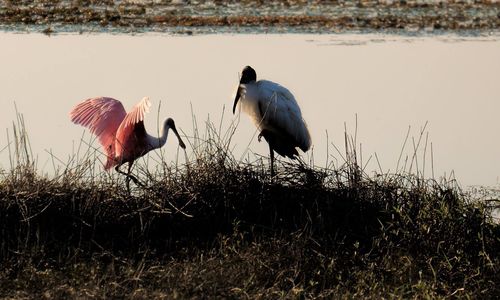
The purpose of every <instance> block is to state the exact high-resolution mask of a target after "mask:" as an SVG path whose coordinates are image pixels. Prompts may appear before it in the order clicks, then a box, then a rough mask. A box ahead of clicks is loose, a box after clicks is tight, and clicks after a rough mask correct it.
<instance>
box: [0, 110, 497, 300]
mask: <svg viewBox="0 0 500 300" xmlns="http://www.w3.org/2000/svg"><path fill="white" fill-rule="evenodd" d="M19 125H21V126H19ZM15 128H16V129H15V131H14V132H15V134H13V136H14V139H13V140H11V141H10V142H9V145H10V148H9V149H10V150H9V151H12V152H11V157H13V160H12V165H11V168H10V170H6V171H4V172H3V174H2V175H1V176H2V177H1V179H0V260H1V262H2V268H1V269H0V295H1V296H3V297H7V298H9V297H28V298H42V297H44V298H68V297H69V298H73V297H83V298H107V297H113V298H122V297H130V298H153V297H158V298H160V297H166V298H191V297H194V298H205V297H226V298H234V297H237V298H281V297H286V298H303V297H307V298H313V297H335V298H351V297H358V298H380V297H384V298H448V297H464V298H466V297H470V298H496V297H498V296H499V295H500V289H499V284H498V283H499V282H500V276H499V274H500V273H499V271H500V270H499V267H500V257H499V249H500V227H499V226H498V225H495V224H494V222H492V220H491V215H490V214H489V211H488V207H487V206H486V205H484V204H482V203H479V202H473V201H469V200H470V199H469V198H468V196H467V195H466V194H465V193H462V191H461V189H460V188H459V186H458V185H457V184H456V182H455V181H454V180H447V179H440V180H435V179H426V178H425V176H424V172H423V170H422V169H425V168H423V165H422V164H423V163H425V161H426V160H425V159H423V162H422V161H421V162H420V165H419V163H418V161H416V156H415V155H412V154H410V155H409V156H407V159H406V162H405V163H402V165H403V167H401V168H399V169H398V172H397V173H396V174H388V173H382V172H381V173H380V174H377V175H375V176H368V175H367V174H366V173H365V172H364V167H363V166H364V165H365V164H364V163H363V162H362V159H361V155H360V154H359V153H360V152H361V149H360V147H359V145H358V143H357V141H356V134H354V136H349V135H348V134H347V133H346V135H345V144H344V150H340V149H339V148H337V147H335V149H336V151H337V152H338V156H339V157H340V159H339V160H338V161H336V163H335V164H333V163H331V164H327V166H326V167H325V168H320V167H317V166H314V165H313V163H305V162H303V161H299V162H289V161H284V160H281V161H280V162H279V163H278V166H277V167H278V168H277V175H276V177H274V178H270V176H269V169H268V165H267V159H266V158H259V157H257V158H256V159H255V161H248V160H244V161H243V160H238V159H235V158H234V157H233V155H232V153H231V150H232V149H231V138H232V135H233V133H234V130H235V128H236V125H234V124H233V125H231V126H230V127H229V129H227V130H226V131H224V132H223V131H222V130H221V126H217V125H214V124H212V123H210V122H208V123H207V124H206V126H205V131H204V134H203V136H200V134H199V130H198V126H197V125H195V126H194V127H193V132H194V133H193V136H192V137H191V138H189V142H190V144H191V145H190V146H191V147H190V148H191V149H192V150H190V151H189V154H187V153H182V152H179V153H178V154H177V155H180V156H183V160H182V163H179V162H177V163H165V162H160V164H159V165H158V166H156V167H155V168H153V170H152V168H150V167H148V166H144V165H141V163H139V164H138V166H137V167H136V172H137V175H138V176H139V178H140V179H141V180H142V181H143V182H144V183H146V187H135V188H134V190H133V192H132V194H128V193H127V191H126V189H125V185H124V184H123V178H122V177H119V176H116V174H114V173H111V174H107V173H102V172H100V171H99V170H96V169H95V163H94V162H95V160H96V153H95V151H92V150H84V151H83V153H84V154H83V155H77V156H78V158H74V159H70V161H69V162H68V163H67V166H66V168H65V169H63V170H59V171H58V172H57V173H56V174H55V175H54V176H52V177H49V176H41V175H39V174H38V173H37V168H36V163H34V161H33V159H32V154H31V153H30V151H29V139H28V138H27V135H26V132H25V131H24V129H23V128H24V127H23V126H22V119H19V120H18V124H17V127H15ZM424 129H425V127H424ZM423 133H424V130H422V131H421V134H420V138H417V139H413V143H412V144H413V150H414V151H411V152H412V153H417V151H418V149H419V147H420V146H419V145H424V144H425V145H427V142H425V143H423V142H421V141H424V139H422V137H423V136H425V135H424V134H423ZM407 140H409V139H407ZM425 141H426V139H425ZM405 144H406V142H405ZM78 148H79V149H80V147H78ZM83 148H85V147H83ZM403 148H404V147H403ZM89 149H90V147H89ZM79 152H80V150H78V153H79ZM426 152H427V149H425V151H424V153H426ZM401 161H405V159H404V157H403V158H402V160H401ZM418 166H420V167H418ZM417 170H418V171H417Z"/></svg>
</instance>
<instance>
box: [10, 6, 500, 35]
mask: <svg viewBox="0 0 500 300" xmlns="http://www.w3.org/2000/svg"><path fill="white" fill-rule="evenodd" d="M92 2H93V3H92V4H91V3H90V1H79V3H78V4H76V3H77V2H75V1H53V3H55V4H50V5H49V4H47V3H46V1H40V0H36V1H33V3H31V4H28V5H18V4H12V3H10V2H9V1H6V2H4V4H2V5H1V6H0V29H1V30H6V31H26V30H27V29H28V31H34V32H43V33H46V34H51V33H57V32H77V33H78V32H79V33H83V32H96V31H97V32H124V33H135V32H168V33H181V34H192V33H201V34H203V33H218V32H228V33H267V32H276V33H297V32H300V33H338V32H360V31H361V32H379V31H382V32H397V33H427V32H454V33H461V32H471V31H472V32H479V33H487V32H490V31H498V29H499V28H500V2H496V3H493V1H481V2H478V3H472V1H470V2H471V3H465V1H464V3H443V2H436V1H418V2H417V1H404V0H403V1H385V2H384V4H380V3H378V2H379V1H352V2H350V1H349V2H346V3H343V2H342V1H339V2H338V3H328V4H325V3H312V4H304V3H297V4H289V2H285V1H274V2H272V3H267V4H262V3H259V2H258V1H242V3H237V4H236V3H232V2H231V1H216V3H217V4H214V3H213V2H207V3H205V2H202V1H201V3H200V4H189V1H185V2H187V3H184V2H183V1H173V2H174V3H166V4H165V3H162V4H158V3H153V2H152V1H135V2H138V3H131V2H121V3H117V2H115V1H92ZM177 2H181V4H176V3H177ZM9 3H10V4H9Z"/></svg>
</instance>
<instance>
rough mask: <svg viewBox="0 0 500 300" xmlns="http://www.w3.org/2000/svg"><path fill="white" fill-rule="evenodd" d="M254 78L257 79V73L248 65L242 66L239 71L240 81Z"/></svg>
mask: <svg viewBox="0 0 500 300" xmlns="http://www.w3.org/2000/svg"><path fill="white" fill-rule="evenodd" d="M256 80H257V73H255V70H254V69H253V68H252V67H250V66H246V67H244V68H243V71H241V79H240V83H243V84H245V83H250V82H253V81H256Z"/></svg>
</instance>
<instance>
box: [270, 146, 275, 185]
mask: <svg viewBox="0 0 500 300" xmlns="http://www.w3.org/2000/svg"><path fill="white" fill-rule="evenodd" d="M269 156H270V157H271V178H272V177H274V150H273V147H271V145H269Z"/></svg>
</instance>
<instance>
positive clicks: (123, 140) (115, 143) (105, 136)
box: [70, 97, 151, 170]
mask: <svg viewBox="0 0 500 300" xmlns="http://www.w3.org/2000/svg"><path fill="white" fill-rule="evenodd" d="M150 106H151V103H150V102H149V98H147V97H145V98H143V99H142V100H141V102H139V103H138V104H137V105H136V106H134V108H133V109H132V110H131V111H130V112H129V113H128V114H127V113H126V112H125V108H124V107H123V104H122V103H121V102H120V101H118V100H116V99H113V98H109V97H97V98H91V99H87V100H85V101H83V102H82V103H80V104H78V105H76V106H75V107H74V108H73V110H71V112H70V117H71V121H72V122H73V123H75V124H79V125H82V126H84V127H87V128H88V129H89V130H90V132H91V133H93V134H95V135H96V136H97V137H98V139H99V142H100V143H101V145H102V147H103V148H104V151H105V152H106V156H107V161H106V165H105V166H104V168H105V169H106V170H108V169H109V168H111V167H113V166H115V165H117V164H118V163H119V162H121V161H126V160H129V159H135V158H136V157H137V156H138V155H139V154H142V153H143V152H147V151H148V150H149V148H148V147H149V145H148V144H147V143H146V142H145V138H146V130H145V129H144V122H143V121H144V115H145V113H146V112H148V111H149V107H150ZM131 143H133V145H128V144H131ZM127 149H129V151H127Z"/></svg>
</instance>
